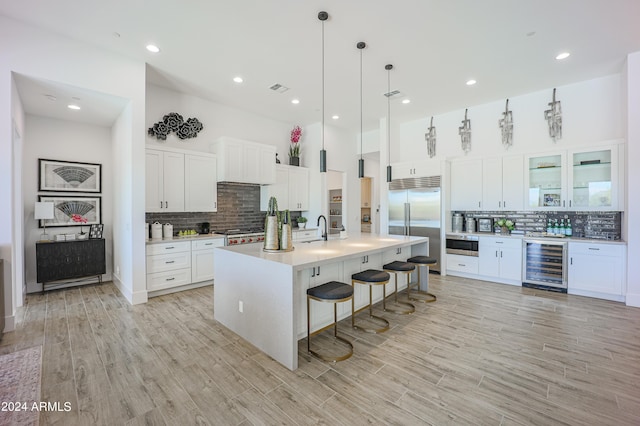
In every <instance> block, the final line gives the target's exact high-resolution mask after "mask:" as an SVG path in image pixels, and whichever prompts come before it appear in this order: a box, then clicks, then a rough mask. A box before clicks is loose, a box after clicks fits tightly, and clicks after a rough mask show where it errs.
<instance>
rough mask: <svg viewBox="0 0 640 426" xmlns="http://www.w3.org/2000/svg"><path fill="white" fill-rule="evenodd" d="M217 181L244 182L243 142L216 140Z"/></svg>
mask: <svg viewBox="0 0 640 426" xmlns="http://www.w3.org/2000/svg"><path fill="white" fill-rule="evenodd" d="M217 147H218V150H219V151H221V152H222V155H220V154H219V153H218V161H220V162H221V163H218V181H220V182H244V180H243V179H244V167H245V164H244V161H245V159H244V149H243V143H242V142H239V141H233V140H224V141H220V142H218V145H217Z"/></svg>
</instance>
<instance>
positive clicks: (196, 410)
mask: <svg viewBox="0 0 640 426" xmlns="http://www.w3.org/2000/svg"><path fill="white" fill-rule="evenodd" d="M431 290H432V291H433V292H434V293H436V294H437V295H438V301H437V302H436V303H432V304H416V312H415V313H414V314H413V315H409V316H401V315H395V314H391V313H384V314H382V313H380V314H381V315H383V316H385V317H387V318H388V319H389V320H390V322H391V324H392V328H391V329H390V330H389V331H387V332H386V333H384V334H381V335H372V334H365V333H361V332H355V331H353V330H351V329H350V327H348V325H349V324H348V323H347V322H345V321H343V322H342V323H341V324H340V326H341V330H342V331H344V334H347V335H348V336H349V337H350V338H351V339H353V340H354V347H355V354H354V356H353V357H352V358H351V359H349V360H347V361H343V362H340V363H337V364H335V365H332V364H327V363H323V362H320V361H318V360H316V359H310V358H309V357H308V356H306V354H305V352H304V351H305V350H306V340H303V341H301V342H300V348H301V353H302V355H301V356H300V360H299V363H300V368H299V369H298V370H297V371H295V372H291V371H289V370H287V369H286V368H284V367H281V366H280V365H279V364H278V363H276V362H274V361H273V360H271V359H270V358H269V357H268V356H266V355H264V354H263V353H261V352H259V351H258V350H256V349H255V348H254V347H252V346H251V345H249V344H248V343H246V342H244V341H243V340H242V339H240V338H239V337H238V336H236V335H235V334H234V333H232V332H230V331H228V330H226V329H225V328H224V327H222V326H221V325H219V324H218V323H216V321H214V320H213V292H212V289H211V287H205V288H201V289H197V290H191V291H186V292H182V293H177V294H173V295H168V296H162V297H158V298H154V299H151V300H150V301H149V303H147V304H145V305H138V306H130V305H129V304H128V303H127V302H126V301H125V300H124V299H123V298H122V296H120V294H119V293H118V291H117V290H116V288H115V287H114V286H113V285H112V284H110V283H107V284H103V285H102V286H90V287H82V288H75V289H68V290H63V291H56V292H49V293H47V294H46V295H45V296H42V295H30V296H28V298H27V304H26V306H25V308H23V309H21V310H20V312H19V325H18V329H17V331H16V332H13V333H8V334H7V335H6V336H5V338H4V340H3V341H2V343H1V344H0V353H8V352H13V351H16V350H19V349H22V348H25V347H30V346H33V345H43V348H44V350H43V358H44V361H43V378H42V399H43V400H44V401H49V402H53V401H60V402H62V403H64V402H66V401H69V402H71V404H72V410H71V412H68V413H65V412H49V413H43V414H41V424H61V425H73V424H81V425H103V424H104V425H118V424H126V425H142V424H167V425H177V424H180V425H188V424H211V425H226V424H229V425H259V424H267V425H273V424H283V425H290V424H300V425H306V424H327V425H336V424H345V425H361V424H366V423H370V424H399V425H414V424H433V425H443V424H456V425H459V424H474V425H485V424H486V425H516V424H522V425H529V424H530V425H555V424H567V425H623V424H625V425H639V424H640V309H637V308H627V307H625V306H624V305H623V304H620V303H614V302H608V301H602V300H596V299H589V298H584V297H578V296H567V295H562V294H556V293H550V292H544V291H538V290H532V289H523V288H520V287H512V286H506V285H500V284H492V283H486V282H481V281H474V280H467V279H460V278H453V277H438V276H434V275H432V276H431ZM363 314H365V312H362V313H361V314H360V315H363ZM327 333H329V332H327ZM317 339H318V340H314V342H317V343H318V344H324V343H329V344H330V341H329V340H328V338H327V337H325V336H324V335H320V336H318V337H317Z"/></svg>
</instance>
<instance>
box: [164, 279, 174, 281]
mask: <svg viewBox="0 0 640 426" xmlns="http://www.w3.org/2000/svg"><path fill="white" fill-rule="evenodd" d="M173 280H175V278H167V279H166V280H165V281H173Z"/></svg>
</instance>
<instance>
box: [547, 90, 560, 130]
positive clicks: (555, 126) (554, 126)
mask: <svg viewBox="0 0 640 426" xmlns="http://www.w3.org/2000/svg"><path fill="white" fill-rule="evenodd" d="M549 106H550V107H551V108H549V109H548V110H546V111H545V112H544V119H545V120H547V124H548V125H549V136H551V139H553V141H554V142H556V141H557V140H558V139H562V107H561V106H560V101H556V89H555V88H554V89H553V99H552V101H551V102H549Z"/></svg>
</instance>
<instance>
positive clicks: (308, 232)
mask: <svg viewBox="0 0 640 426" xmlns="http://www.w3.org/2000/svg"><path fill="white" fill-rule="evenodd" d="M292 239H293V241H294V242H298V243H299V242H302V241H310V240H316V239H318V230H317V229H305V230H303V231H293V234H292Z"/></svg>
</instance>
